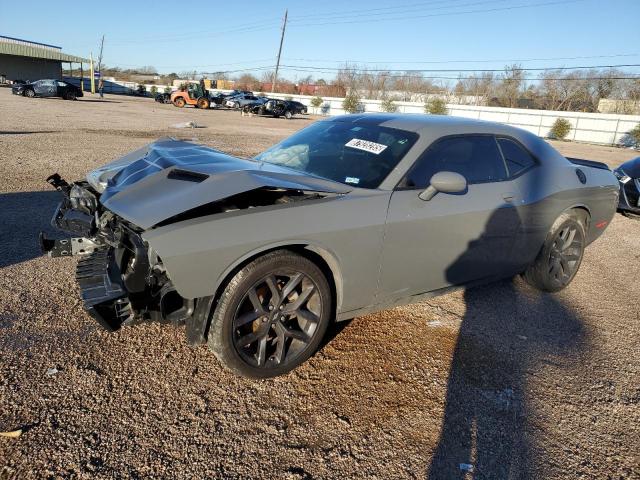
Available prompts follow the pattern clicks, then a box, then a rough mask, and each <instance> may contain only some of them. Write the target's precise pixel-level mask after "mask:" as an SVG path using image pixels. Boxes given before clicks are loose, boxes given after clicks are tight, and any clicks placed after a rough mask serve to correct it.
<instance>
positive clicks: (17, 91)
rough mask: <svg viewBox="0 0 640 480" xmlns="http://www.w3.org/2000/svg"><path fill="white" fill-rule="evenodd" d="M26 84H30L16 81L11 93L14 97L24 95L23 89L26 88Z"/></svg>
mask: <svg viewBox="0 0 640 480" xmlns="http://www.w3.org/2000/svg"><path fill="white" fill-rule="evenodd" d="M26 83H29V82H28V81H25V80H14V81H13V83H12V84H11V93H12V94H14V95H22V87H24V85H25V84H26Z"/></svg>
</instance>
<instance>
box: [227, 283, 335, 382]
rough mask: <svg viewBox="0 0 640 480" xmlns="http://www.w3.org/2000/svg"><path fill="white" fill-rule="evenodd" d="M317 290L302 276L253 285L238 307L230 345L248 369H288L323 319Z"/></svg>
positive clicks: (314, 285)
mask: <svg viewBox="0 0 640 480" xmlns="http://www.w3.org/2000/svg"><path fill="white" fill-rule="evenodd" d="M321 300H322V299H321V298H320V292H319V289H318V286H317V285H316V284H315V283H314V282H313V280H311V278H309V277H308V276H307V275H305V274H303V273H301V272H278V273H273V274H270V275H267V276H266V277H264V278H262V279H261V280H259V281H258V282H257V283H255V284H254V285H253V286H252V287H251V288H250V289H249V291H248V292H246V294H245V295H244V297H243V299H242V300H241V301H240V303H239V305H238V309H237V311H236V314H235V316H234V319H233V344H234V346H235V348H236V350H237V352H238V353H239V355H240V357H241V358H242V359H243V360H244V361H245V362H246V363H248V364H249V365H252V366H254V367H259V368H266V369H268V368H274V367H277V366H281V365H287V364H290V363H292V362H294V361H295V360H296V358H297V357H298V356H299V355H300V354H301V353H302V352H303V351H304V350H305V348H306V347H307V345H308V344H309V343H310V342H311V340H312V338H313V336H314V333H315V331H316V329H317V327H318V323H319V322H320V318H321V317H322V307H321V305H322V301H321Z"/></svg>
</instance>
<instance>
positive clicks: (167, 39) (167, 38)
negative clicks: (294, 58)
mask: <svg viewBox="0 0 640 480" xmlns="http://www.w3.org/2000/svg"><path fill="white" fill-rule="evenodd" d="M276 26H277V24H269V23H267V24H265V23H261V24H259V25H256V26H255V27H241V28H233V29H229V30H221V31H217V32H215V31H208V32H204V33H200V34H195V33H194V34H183V35H179V36H163V37H155V38H145V39H135V40H129V41H120V42H114V43H113V45H116V46H126V45H132V44H140V43H148V42H154V43H167V42H185V41H192V40H197V39H200V38H210V37H218V36H221V35H228V34H234V33H252V32H260V31H265V30H272V29H273V28H274V27H276ZM187 35H188V36H187Z"/></svg>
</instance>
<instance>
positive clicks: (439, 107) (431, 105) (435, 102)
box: [424, 98, 447, 115]
mask: <svg viewBox="0 0 640 480" xmlns="http://www.w3.org/2000/svg"><path fill="white" fill-rule="evenodd" d="M424 111H425V112H426V113H430V114H431V115H446V114H447V104H446V102H445V101H444V100H443V99H441V98H431V99H429V100H427V102H426V103H425V104H424Z"/></svg>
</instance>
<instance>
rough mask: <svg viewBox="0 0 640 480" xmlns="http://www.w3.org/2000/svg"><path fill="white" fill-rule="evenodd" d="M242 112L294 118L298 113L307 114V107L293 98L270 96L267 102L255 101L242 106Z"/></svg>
mask: <svg viewBox="0 0 640 480" xmlns="http://www.w3.org/2000/svg"><path fill="white" fill-rule="evenodd" d="M242 113H244V114H248V113H251V114H255V115H270V116H272V117H275V118H278V117H284V118H286V119H290V118H292V117H293V116H294V115H296V114H306V113H307V107H306V106H305V105H303V104H302V103H300V102H295V101H293V100H280V99H277V98H270V99H268V100H267V101H266V102H254V103H250V104H248V105H245V106H244V107H242Z"/></svg>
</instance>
